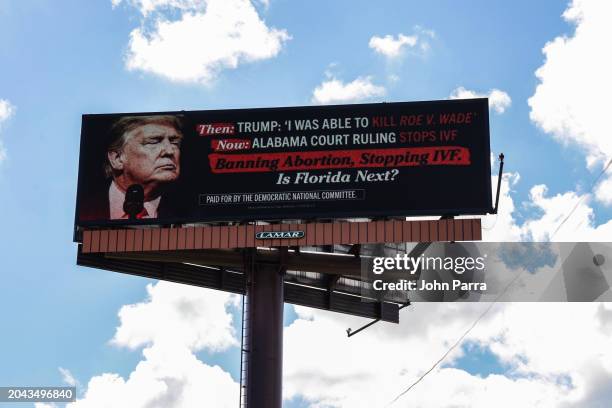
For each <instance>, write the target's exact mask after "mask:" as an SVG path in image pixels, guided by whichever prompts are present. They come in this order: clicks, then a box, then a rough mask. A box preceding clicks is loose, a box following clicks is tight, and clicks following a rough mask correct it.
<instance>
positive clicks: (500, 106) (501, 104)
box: [449, 86, 512, 114]
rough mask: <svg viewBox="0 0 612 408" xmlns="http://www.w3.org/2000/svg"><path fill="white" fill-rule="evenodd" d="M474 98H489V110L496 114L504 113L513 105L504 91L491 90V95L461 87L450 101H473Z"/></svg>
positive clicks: (453, 93)
mask: <svg viewBox="0 0 612 408" xmlns="http://www.w3.org/2000/svg"><path fill="white" fill-rule="evenodd" d="M472 98H489V108H491V109H493V110H494V111H495V112H496V113H499V114H501V113H504V112H505V111H506V109H507V108H509V107H510V105H512V99H511V98H510V95H508V94H507V93H506V92H504V91H500V90H499V89H491V90H490V91H489V93H479V92H475V91H471V90H469V89H465V88H464V87H462V86H460V87H459V88H456V89H455V90H454V91H453V92H452V93H451V95H450V97H449V99H472Z"/></svg>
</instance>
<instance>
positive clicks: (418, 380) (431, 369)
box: [385, 269, 525, 408]
mask: <svg viewBox="0 0 612 408" xmlns="http://www.w3.org/2000/svg"><path fill="white" fill-rule="evenodd" d="M523 272H525V269H523V270H521V272H519V273H518V274H517V275H516V276H515V277H514V278H513V279H512V280H511V281H510V282H509V283H508V284H507V285H506V287H505V288H504V290H502V291H501V293H500V294H499V295H497V297H496V298H495V299H494V300H493V302H491V303H490V304H489V306H488V307H487V308H486V309H485V310H484V311H483V312H482V313H481V314H480V316H478V318H477V319H476V320H474V323H472V325H471V326H470V327H469V328H468V329H467V330H466V331H465V333H463V334H462V335H461V337H459V339H458V340H457V341H456V342H455V343H454V344H453V345H452V346H451V347H450V348H449V349H448V350H447V351H446V353H444V354H443V355H442V357H440V358H439V359H438V360H437V361H436V362H435V363H434V364H433V365H432V366H431V368H430V369H429V370H427V371H426V372H425V373H423V374H422V375H421V376H420V377H419V378H418V379H417V380H416V381H414V382H413V383H412V384H410V386H409V387H408V388H406V389H405V390H404V391H402V392H401V393H400V394H399V395H398V396H397V397H395V398H394V399H393V401H391V402H390V403H389V404H387V405H386V407H385V408H387V407H390V406H391V405H393V404H394V403H395V402H396V401H397V400H398V399H400V397H402V396H403V395H405V394H406V393H407V392H408V391H410V390H411V389H412V388H414V386H415V385H417V384H418V383H420V382H421V380H423V378H425V377H426V376H427V374H429V373H431V372H432V371H433V370H434V369H435V368H436V367H437V366H438V364H440V363H441V362H442V361H444V359H445V358H446V357H447V356H448V355H449V354H450V353H451V352H452V351H453V350H454V349H455V348H457V346H458V345H460V344H461V342H462V341H463V339H464V338H465V337H466V336H467V335H468V334H470V332H471V331H472V330H473V329H474V327H476V325H477V324H478V323H479V322H480V321H481V320H482V319H483V318H484V317H485V316H486V315H487V313H489V311H490V310H491V308H493V306H495V304H496V303H497V302H498V301H499V299H501V297H502V296H503V295H505V294H506V292H507V291H508V289H510V286H512V284H514V282H516V281H517V279H518V278H519V277H520V276H521V275H522V274H523Z"/></svg>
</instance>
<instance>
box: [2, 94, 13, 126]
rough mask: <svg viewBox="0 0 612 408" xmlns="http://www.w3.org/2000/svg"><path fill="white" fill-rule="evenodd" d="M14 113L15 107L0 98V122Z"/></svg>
mask: <svg viewBox="0 0 612 408" xmlns="http://www.w3.org/2000/svg"><path fill="white" fill-rule="evenodd" d="M13 113H15V107H14V106H13V105H11V103H10V102H9V101H7V100H6V99H0V123H2V122H4V121H5V120H7V119H8V118H10V117H11V116H12V115H13Z"/></svg>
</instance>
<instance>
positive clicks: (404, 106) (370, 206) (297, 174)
mask: <svg viewBox="0 0 612 408" xmlns="http://www.w3.org/2000/svg"><path fill="white" fill-rule="evenodd" d="M491 207H492V206H491V178H490V146H489V117H488V100H487V99H467V100H444V101H430V102H400V103H378V104H354V105H336V106H308V107H286V108H262V109H232V110H208V111H180V112H163V113H134V114H95V115H83V122H82V130H81V150H80V163H79V183H78V190H77V206H76V225H77V226H102V225H115V224H116V225H126V224H171V223H189V222H207V221H242V220H272V219H309V218H352V217H379V216H416V215H459V214H485V213H487V212H490V211H491Z"/></svg>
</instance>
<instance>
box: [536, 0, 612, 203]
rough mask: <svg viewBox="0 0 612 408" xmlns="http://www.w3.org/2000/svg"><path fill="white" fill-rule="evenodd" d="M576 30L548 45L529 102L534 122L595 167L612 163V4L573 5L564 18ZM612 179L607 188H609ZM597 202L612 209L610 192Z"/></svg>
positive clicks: (585, 1)
mask: <svg viewBox="0 0 612 408" xmlns="http://www.w3.org/2000/svg"><path fill="white" fill-rule="evenodd" d="M563 17H564V18H565V20H566V21H568V22H569V23H572V24H574V25H575V26H576V29H575V32H574V33H573V35H572V36H559V37H557V38H555V39H554V40H552V41H550V42H548V43H547V44H546V45H545V46H544V48H543V53H544V55H545V57H546V60H545V62H544V64H543V65H542V66H541V67H539V68H538V69H537V71H536V73H535V74H536V77H537V78H538V79H539V81H540V83H539V84H538V86H537V88H536V90H535V93H534V94H533V96H532V97H531V98H529V101H528V102H529V106H530V107H531V112H530V118H531V120H532V121H533V122H534V123H535V124H537V125H538V126H539V127H540V128H541V129H542V130H544V131H545V132H546V133H549V134H551V135H552V136H553V137H554V138H555V139H556V140H558V141H559V142H561V143H563V144H576V145H578V146H580V147H581V148H582V149H583V150H584V152H585V153H586V156H587V157H586V159H587V164H588V165H589V167H590V168H594V167H596V165H598V164H600V165H603V164H605V163H606V162H607V161H608V160H609V159H610V158H612V143H610V138H611V137H612V133H611V132H610V127H609V123H608V119H609V112H608V110H609V109H608V106H609V101H610V95H612V74H611V73H612V53H610V52H606V51H605V50H606V49H608V48H609V39H610V38H612V25H610V24H609V22H610V19H612V3H611V2H609V1H599V0H574V1H573V2H572V3H571V4H570V6H569V7H568V8H567V10H565V12H564V13H563ZM610 177H612V176H608V179H607V181H606V182H605V183H602V185H607V186H609V185H610V184H611V183H612V181H610V180H611V179H610ZM596 198H597V199H599V200H600V201H601V202H602V203H604V204H608V205H612V198H611V197H610V193H609V189H607V190H604V189H603V188H600V189H598V190H596Z"/></svg>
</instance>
